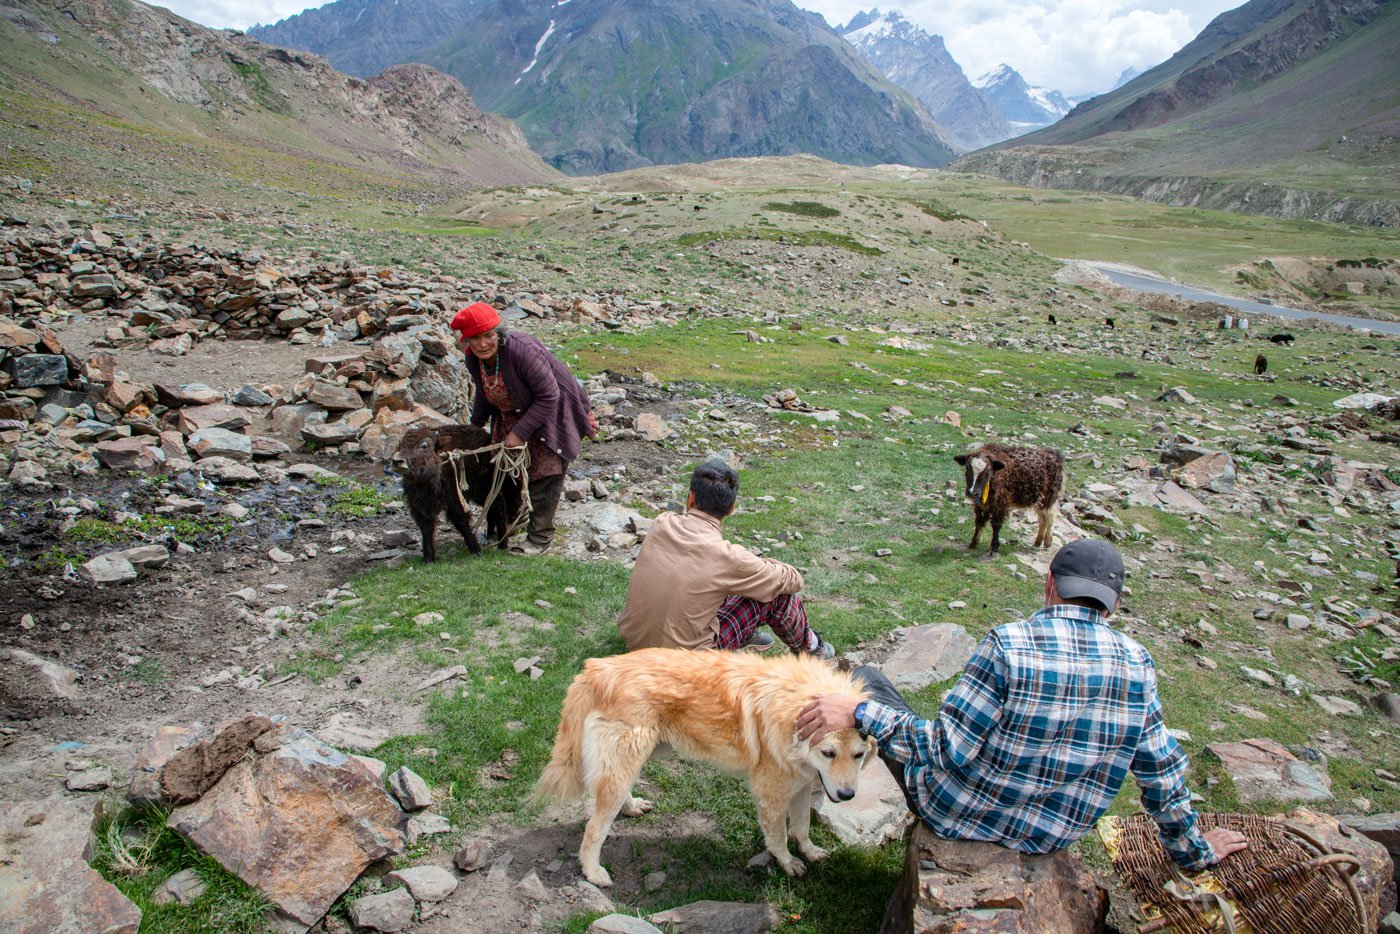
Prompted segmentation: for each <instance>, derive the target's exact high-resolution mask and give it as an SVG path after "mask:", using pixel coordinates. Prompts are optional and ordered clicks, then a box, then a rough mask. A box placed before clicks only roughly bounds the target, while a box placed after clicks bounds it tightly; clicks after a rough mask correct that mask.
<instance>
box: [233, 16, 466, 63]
mask: <svg viewBox="0 0 1400 934" xmlns="http://www.w3.org/2000/svg"><path fill="white" fill-rule="evenodd" d="M485 2H486V0H354V8H353V11H352V10H350V9H349V8H342V7H341V6H340V5H339V4H335V3H328V4H326V5H325V6H322V7H315V8H312V9H309V10H306V11H305V12H303V13H298V14H296V15H295V16H289V17H287V18H286V19H284V20H282V21H280V22H278V23H274V24H272V25H266V26H264V25H259V26H254V27H252V28H251V29H249V30H248V35H250V36H252V37H253V38H255V39H257V40H258V41H259V42H266V43H268V44H269V45H280V46H283V47H284V48H288V49H305V50H307V51H310V52H315V53H316V54H317V55H321V56H324V57H325V59H326V60H327V61H329V62H330V63H331V64H332V65H334V66H335V67H336V68H337V69H339V70H340V71H343V72H345V73H346V74H347V75H356V76H358V77H361V78H368V77H370V76H371V75H377V74H379V73H380V72H381V71H383V70H384V69H385V68H388V67H389V66H390V65H397V64H399V63H401V62H408V61H412V60H413V59H414V56H416V55H417V54H418V53H419V52H420V51H422V50H423V49H425V48H427V47H428V46H430V45H432V44H433V43H434V42H436V41H438V40H439V39H441V38H442V37H443V36H449V35H451V34H453V33H455V32H457V31H458V30H459V29H462V28H463V27H465V26H466V25H467V23H469V22H471V19H472V17H473V16H475V15H476V14H477V13H478V12H480V10H481V7H482V6H483V5H484V4H485ZM352 12H353V15H347V14H349V13H352Z"/></svg>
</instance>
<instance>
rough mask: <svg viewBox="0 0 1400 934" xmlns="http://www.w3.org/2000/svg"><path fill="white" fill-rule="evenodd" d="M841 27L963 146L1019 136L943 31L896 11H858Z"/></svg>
mask: <svg viewBox="0 0 1400 934" xmlns="http://www.w3.org/2000/svg"><path fill="white" fill-rule="evenodd" d="M836 31H837V32H839V33H841V35H842V36H843V37H844V38H845V40H846V41H847V42H849V43H850V44H851V45H853V46H855V48H856V50H857V51H859V52H860V54H861V55H862V56H864V57H865V59H866V61H868V62H870V63H871V64H872V65H874V66H875V67H876V68H878V69H879V70H880V71H881V72H882V73H883V74H884V75H885V77H886V78H888V79H889V80H891V81H893V82H894V83H895V84H897V85H899V86H900V87H902V88H904V89H905V90H906V91H908V92H909V93H911V94H913V95H914V96H915V97H917V98H918V99H919V100H920V101H922V102H923V105H924V106H925V107H927V108H928V111H929V113H931V114H933V119H934V120H935V121H937V123H938V125H939V126H941V127H942V128H943V129H944V130H946V131H947V132H948V133H949V135H951V136H952V137H953V139H954V141H955V142H957V143H958V144H959V146H961V147H962V148H964V149H979V148H981V147H982V146H986V145H988V144H990V143H995V142H999V141H1001V140H1004V139H1007V138H1009V137H1011V136H1013V135H1014V132H1013V130H1012V127H1011V124H1010V123H1008V122H1007V119H1006V117H1005V116H1004V115H1003V114H1002V112H1001V110H1000V109H999V108H998V107H997V106H996V105H995V104H994V103H992V101H991V99H990V98H988V97H987V95H986V94H984V93H983V92H981V91H979V90H978V89H977V88H975V87H973V86H972V83H971V82H970V81H968V80H967V75H966V74H964V73H963V70H962V67H961V66H959V65H958V63H957V62H955V61H954V60H953V56H951V55H949V54H948V50H947V48H945V47H944V45H943V38H942V37H941V36H936V35H931V34H930V33H928V32H925V31H924V30H923V29H920V28H919V27H918V26H915V25H914V24H913V23H911V22H909V21H908V20H907V19H905V18H904V17H903V16H902V15H901V14H900V13H899V12H898V11H893V10H892V11H890V12H888V13H881V12H880V11H879V10H870V11H868V12H865V13H859V14H857V15H856V16H855V17H854V18H853V19H852V20H851V21H850V22H849V23H848V24H846V26H845V27H844V28H840V27H838V28H837V30H836ZM1039 125H1040V124H1037V126H1039Z"/></svg>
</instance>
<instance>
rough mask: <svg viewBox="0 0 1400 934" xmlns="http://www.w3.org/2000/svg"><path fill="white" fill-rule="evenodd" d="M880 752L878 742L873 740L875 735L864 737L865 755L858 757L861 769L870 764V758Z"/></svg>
mask: <svg viewBox="0 0 1400 934" xmlns="http://www.w3.org/2000/svg"><path fill="white" fill-rule="evenodd" d="M879 754H880V744H879V743H877V742H875V737H873V736H867V737H866V738H865V755H863V756H861V757H860V767H861V768H862V769H863V768H865V767H866V766H867V765H869V764H870V760H872V759H874V758H875V757H876V756H878V755H879Z"/></svg>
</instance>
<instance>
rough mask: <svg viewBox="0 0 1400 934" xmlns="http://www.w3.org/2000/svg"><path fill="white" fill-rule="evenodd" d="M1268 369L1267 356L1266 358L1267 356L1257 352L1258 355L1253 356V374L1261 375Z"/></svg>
mask: <svg viewBox="0 0 1400 934" xmlns="http://www.w3.org/2000/svg"><path fill="white" fill-rule="evenodd" d="M1268 369H1269V358H1268V357H1266V356H1264V355H1263V354H1259V355H1258V356H1256V357H1255V358H1254V375H1255V376H1263V375H1264V373H1265V372H1266V371H1267V370H1268Z"/></svg>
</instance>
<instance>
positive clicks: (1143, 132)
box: [960, 0, 1400, 226]
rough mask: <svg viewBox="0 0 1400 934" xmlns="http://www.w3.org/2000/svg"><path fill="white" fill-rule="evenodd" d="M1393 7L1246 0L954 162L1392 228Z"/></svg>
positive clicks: (1397, 44)
mask: <svg viewBox="0 0 1400 934" xmlns="http://www.w3.org/2000/svg"><path fill="white" fill-rule="evenodd" d="M1397 48H1400V13H1397V11H1396V7H1395V5H1394V4H1387V3H1380V2H1376V0H1362V2H1359V3H1342V2H1340V0H1251V2H1250V3H1247V4H1245V5H1244V6H1242V7H1240V8H1238V9H1236V10H1232V11H1230V12H1229V13H1225V14H1222V15H1221V16H1219V17H1217V18H1216V19H1215V20H1214V21H1213V22H1212V23H1211V24H1210V25H1209V26H1207V27H1206V29H1205V30H1203V31H1202V32H1201V34H1200V35H1199V36H1197V37H1196V39H1195V40H1193V41H1192V42H1191V43H1190V44H1188V45H1187V46H1185V47H1184V48H1183V49H1182V50H1181V51H1180V52H1178V53H1177V54H1176V55H1174V56H1173V57H1172V58H1171V59H1169V60H1168V61H1166V62H1164V63H1162V64H1161V65H1158V66H1157V67H1156V68H1153V69H1151V70H1149V71H1147V72H1145V73H1143V74H1142V75H1139V76H1138V77H1136V78H1134V79H1133V80H1131V81H1129V82H1128V83H1127V84H1125V85H1124V86H1123V87H1121V88H1119V89H1118V90H1116V91H1113V92H1110V93H1108V94H1104V95H1100V96H1099V97H1096V98H1094V99H1092V100H1090V101H1086V102H1085V103H1083V104H1081V105H1079V106H1078V107H1076V108H1075V109H1074V110H1073V111H1072V112H1071V113H1070V114H1069V115H1068V116H1067V117H1066V118H1065V119H1064V120H1062V121H1060V122H1059V123H1057V124H1056V125H1054V126H1053V127H1049V128H1047V129H1044V130H1041V131H1039V132H1037V133H1034V134H1031V135H1029V136H1027V137H1024V138H1022V139H1019V140H1017V142H1016V147H1015V148H1014V149H1011V148H1009V147H1006V146H1005V145H1003V146H1002V147H1000V151H989V152H985V153H980V154H977V155H975V156H973V157H970V158H968V159H966V160H965V161H963V162H962V163H961V164H960V167H961V168H964V169H967V170H972V171H982V172H990V173H992V174H997V175H1001V176H1003V177H1005V178H1008V179H1011V180H1013V181H1018V182H1021V183H1023V184H1031V185H1036V186H1038V187H1067V188H1068V187H1074V188H1096V189H1103V190H1108V191H1116V192H1121V193H1126V194H1135V195H1141V196H1144V197H1150V198H1153V199H1154V200H1161V201H1166V202H1168V203H1171V204H1192V205H1201V206H1204V207H1212V208H1224V209H1228V210H1242V211H1251V212H1257V213H1264V214H1272V215H1276V216H1282V217H1302V218H1310V219H1312V218H1315V219H1327V220H1339V221H1345V222H1348V223H1356V224H1368V225H1384V226H1394V225H1396V224H1400V172H1398V171H1397V167H1398V166H1400V142H1397V140H1400V133H1397V130H1400V56H1397V55H1396V54H1395V50H1396V49H1397Z"/></svg>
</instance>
